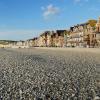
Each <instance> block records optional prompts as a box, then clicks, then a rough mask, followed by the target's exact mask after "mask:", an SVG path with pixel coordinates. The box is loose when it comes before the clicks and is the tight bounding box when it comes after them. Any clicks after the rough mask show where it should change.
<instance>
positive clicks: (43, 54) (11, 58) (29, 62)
mask: <svg viewBox="0 0 100 100" xmlns="http://www.w3.org/2000/svg"><path fill="white" fill-rule="evenodd" d="M95 98H100V49H92V48H91V49H89V48H85V49H82V48H76V49H75V48H70V49H67V48H66V49H62V50H61V49H56V48H54V49H52V50H51V49H41V48H32V49H5V48H1V49H0V100H96V99H95ZM98 100H99V99H98Z"/></svg>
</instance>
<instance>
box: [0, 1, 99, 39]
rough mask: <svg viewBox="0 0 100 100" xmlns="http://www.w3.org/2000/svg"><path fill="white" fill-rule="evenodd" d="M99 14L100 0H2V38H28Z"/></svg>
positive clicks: (0, 29)
mask: <svg viewBox="0 0 100 100" xmlns="http://www.w3.org/2000/svg"><path fill="white" fill-rule="evenodd" d="M99 16H100V0H0V40H5V39H6V40H27V39H30V38H34V37H36V36H39V34H41V33H42V32H43V31H47V30H57V29H68V28H70V27H71V26H73V25H76V24H80V23H84V22H86V21H87V20H89V19H96V20H97V19H98V17H99Z"/></svg>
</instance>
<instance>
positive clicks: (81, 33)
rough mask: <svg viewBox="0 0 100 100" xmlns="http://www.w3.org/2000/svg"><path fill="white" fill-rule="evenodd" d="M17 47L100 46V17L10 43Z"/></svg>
mask: <svg viewBox="0 0 100 100" xmlns="http://www.w3.org/2000/svg"><path fill="white" fill-rule="evenodd" d="M10 45H11V46H12V47H17V48H30V47H86V48H88V47H92V48H94V47H100V18H99V20H98V21H96V20H89V21H88V22H86V23H82V24H77V25H74V26H72V27H70V29H68V30H56V31H45V32H43V33H41V34H40V36H39V37H35V38H33V39H29V40H26V41H17V42H15V43H13V44H10Z"/></svg>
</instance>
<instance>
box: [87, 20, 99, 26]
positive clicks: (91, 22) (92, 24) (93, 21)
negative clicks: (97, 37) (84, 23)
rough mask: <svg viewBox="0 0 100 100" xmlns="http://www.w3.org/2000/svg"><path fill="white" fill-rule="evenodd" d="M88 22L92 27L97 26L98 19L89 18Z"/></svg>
mask: <svg viewBox="0 0 100 100" xmlns="http://www.w3.org/2000/svg"><path fill="white" fill-rule="evenodd" d="M88 23H89V25H90V26H91V27H95V26H96V23H97V20H88Z"/></svg>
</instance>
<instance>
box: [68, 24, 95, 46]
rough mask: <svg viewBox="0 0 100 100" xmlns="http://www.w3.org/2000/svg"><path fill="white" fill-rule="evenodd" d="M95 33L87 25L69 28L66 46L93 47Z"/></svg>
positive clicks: (92, 28)
mask: <svg viewBox="0 0 100 100" xmlns="http://www.w3.org/2000/svg"><path fill="white" fill-rule="evenodd" d="M95 44H96V32H95V30H94V27H91V26H90V24H89V23H83V24H80V25H79V24H78V25H76V26H74V27H71V28H70V35H69V38H68V46H71V47H95Z"/></svg>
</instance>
